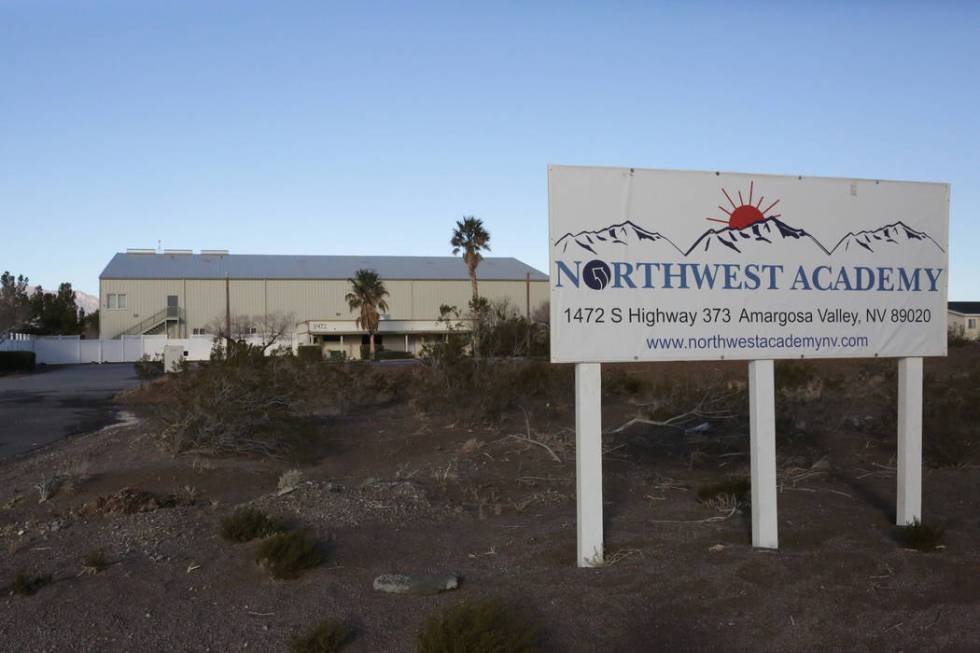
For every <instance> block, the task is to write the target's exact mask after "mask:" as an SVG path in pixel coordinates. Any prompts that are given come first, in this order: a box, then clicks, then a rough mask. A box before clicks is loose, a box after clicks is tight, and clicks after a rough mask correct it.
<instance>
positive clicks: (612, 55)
mask: <svg viewBox="0 0 980 653" xmlns="http://www.w3.org/2000/svg"><path fill="white" fill-rule="evenodd" d="M809 5H812V6H809ZM978 116H980V3H976V2H963V3H952V2H943V3H895V2H866V3H853V2H839V3H838V2H827V3H808V5H804V4H803V3H783V2H780V3H764V2H756V3H738V2H726V3H698V2H692V3H680V2H670V3H650V2H639V3H630V2H608V3H588V4H586V3H582V4H577V3H572V2H563V3H544V2H540V3H506V2H493V3H481V4H477V3H468V6H466V3H445V4H441V3H371V2H364V3H342V4H340V3H338V4H333V3H327V2H264V3H249V2H206V1H201V0H197V1H194V2H150V1H144V2H138V3H134V2H131V1H128V0H127V1H119V2H98V1H91V2H89V1H86V2H83V1H81V0H78V1H76V2H47V1H44V0H14V1H11V0H0V220H2V222H3V225H4V228H3V230H2V232H0V268H3V269H10V270H11V271H14V272H17V273H24V274H28V275H29V276H30V277H31V278H32V280H33V281H35V282H39V283H42V284H43V285H45V286H54V285H56V284H57V283H58V282H59V281H62V280H68V281H71V282H73V284H74V285H75V286H76V288H78V289H80V290H85V291H87V292H90V293H96V292H97V291H98V281H97V279H98V274H99V273H100V272H101V270H102V268H103V267H104V265H105V263H106V262H107V261H108V259H109V258H110V257H111V255H112V253H113V252H116V251H121V250H123V249H125V248H126V247H155V246H156V244H157V241H158V240H159V241H162V243H163V246H164V247H172V248H193V249H195V250H197V249H201V248H228V249H231V250H232V251H233V252H238V253H277V254H291V253H297V254H298V253H303V254H418V255H446V254H449V253H450V248H449V245H448V239H449V235H450V230H451V227H452V224H453V221H454V220H455V219H457V218H458V217H460V216H461V215H463V214H475V215H477V216H479V217H481V218H483V219H484V220H485V221H486V223H487V225H488V226H489V228H490V231H491V234H492V244H493V253H494V254H496V255H501V256H516V257H518V258H521V259H523V260H525V261H527V262H529V263H531V264H533V265H535V266H537V267H539V268H541V269H546V266H547V187H546V181H547V178H546V170H547V164H548V163H565V164H589V165H621V166H633V167H651V168H680V169H695V170H729V171H746V172H763V173H777V174H779V173H787V174H803V175H807V176H813V175H827V176H843V177H868V178H881V179H910V180H922V181H944V182H949V183H950V184H951V185H952V200H951V211H950V220H951V231H950V242H951V256H950V259H951V271H950V298H951V299H961V300H965V299H980V281H978V280H980V255H978V254H980V118H978Z"/></svg>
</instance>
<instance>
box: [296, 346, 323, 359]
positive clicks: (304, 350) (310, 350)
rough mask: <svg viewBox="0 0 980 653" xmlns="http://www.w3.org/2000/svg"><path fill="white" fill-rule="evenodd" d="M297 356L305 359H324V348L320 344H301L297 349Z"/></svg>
mask: <svg viewBox="0 0 980 653" xmlns="http://www.w3.org/2000/svg"><path fill="white" fill-rule="evenodd" d="M296 357H297V358H299V359H300V360H304V361H313V362H316V361H322V360H323V349H322V348H321V347H320V345H300V346H299V347H298V348H297V349H296Z"/></svg>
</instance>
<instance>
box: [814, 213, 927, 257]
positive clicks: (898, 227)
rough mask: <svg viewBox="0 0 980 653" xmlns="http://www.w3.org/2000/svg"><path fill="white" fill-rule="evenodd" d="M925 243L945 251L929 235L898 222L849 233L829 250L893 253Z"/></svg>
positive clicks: (842, 252) (836, 251) (837, 251)
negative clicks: (908, 246) (870, 229)
mask: <svg viewBox="0 0 980 653" xmlns="http://www.w3.org/2000/svg"><path fill="white" fill-rule="evenodd" d="M927 243H932V244H933V245H935V246H936V248H937V249H939V251H940V252H944V251H945V250H944V249H943V248H942V247H941V246H940V245H939V243H937V242H936V241H935V240H933V239H932V237H931V236H930V235H929V234H927V233H925V232H922V231H916V230H915V229H913V228H912V227H910V226H908V225H907V224H905V223H904V222H901V221H898V222H894V223H892V224H887V225H885V226H884V227H879V228H878V229H875V230H874V231H858V232H851V233H849V234H847V235H846V236H844V237H843V238H841V239H840V242H838V243H837V245H836V246H835V247H834V248H833V249H832V250H831V254H834V255H840V254H844V253H847V252H854V253H858V254H861V253H867V252H872V253H879V252H889V251H891V252H893V251H896V250H899V249H904V246H907V245H910V244H911V245H924V244H927Z"/></svg>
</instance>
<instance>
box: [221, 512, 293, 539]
mask: <svg viewBox="0 0 980 653" xmlns="http://www.w3.org/2000/svg"><path fill="white" fill-rule="evenodd" d="M285 530H286V527H285V525H284V524H283V523H282V522H280V521H279V520H278V519H273V518H272V517H269V516H268V515H266V514H265V513H264V512H262V511H261V510H258V509H257V508H252V507H245V508H239V509H238V510H236V511H235V512H233V513H232V514H231V515H229V516H228V517H225V518H224V519H222V520H221V537H223V538H224V539H226V540H228V541H229V542H250V541H252V540H254V539H256V538H260V537H268V536H269V535H274V534H276V533H282V532H283V531H285Z"/></svg>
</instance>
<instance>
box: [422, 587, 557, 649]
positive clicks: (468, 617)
mask: <svg viewBox="0 0 980 653" xmlns="http://www.w3.org/2000/svg"><path fill="white" fill-rule="evenodd" d="M541 639H542V633H541V630H540V629H539V628H537V627H536V626H535V625H533V624H532V623H531V622H530V621H528V619H527V618H526V617H525V615H524V614H523V613H522V612H520V611H518V610H517V609H515V608H513V607H511V606H509V605H507V604H506V603H504V602H503V601H501V600H499V599H486V600H483V601H478V602H476V603H465V602H464V603H460V604H459V605H457V606H455V607H453V608H450V609H449V610H446V611H445V612H443V613H441V614H437V615H433V616H431V617H429V618H428V619H426V621H425V623H424V624H423V625H422V632H421V634H420V635H419V646H418V650H419V653H504V652H505V651H506V652H507V653H535V652H537V651H541V650H543V649H542V648H541Z"/></svg>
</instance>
